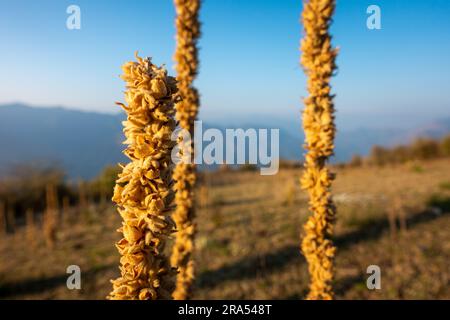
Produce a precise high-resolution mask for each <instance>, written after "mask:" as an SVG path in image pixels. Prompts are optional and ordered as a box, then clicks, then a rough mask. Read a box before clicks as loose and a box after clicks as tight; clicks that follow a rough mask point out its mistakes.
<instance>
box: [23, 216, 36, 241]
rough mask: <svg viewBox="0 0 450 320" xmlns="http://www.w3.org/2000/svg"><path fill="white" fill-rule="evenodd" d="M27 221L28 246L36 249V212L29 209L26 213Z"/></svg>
mask: <svg viewBox="0 0 450 320" xmlns="http://www.w3.org/2000/svg"><path fill="white" fill-rule="evenodd" d="M25 220H26V237H27V244H29V245H30V246H31V247H32V248H35V247H36V227H35V223H34V211H33V209H31V208H28V209H27V211H26V212H25Z"/></svg>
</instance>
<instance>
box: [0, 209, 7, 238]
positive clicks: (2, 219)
mask: <svg viewBox="0 0 450 320" xmlns="http://www.w3.org/2000/svg"><path fill="white" fill-rule="evenodd" d="M6 227H7V223H6V213H5V203H4V202H3V201H0V235H5V234H6V231H7V230H6Z"/></svg>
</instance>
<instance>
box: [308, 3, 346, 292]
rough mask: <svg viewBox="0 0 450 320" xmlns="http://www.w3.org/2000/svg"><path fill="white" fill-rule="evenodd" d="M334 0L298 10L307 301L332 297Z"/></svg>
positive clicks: (335, 53)
mask: <svg viewBox="0 0 450 320" xmlns="http://www.w3.org/2000/svg"><path fill="white" fill-rule="evenodd" d="M334 8H335V1H334V0H309V1H305V3H304V9H303V13H302V20H303V26H304V29H305V34H304V38H303V39H302V42H301V51H302V56H301V64H302V66H303V68H304V70H305V73H306V76H307V78H308V80H307V89H308V93H309V95H308V97H307V98H305V99H304V103H305V109H304V111H303V128H304V131H305V148H306V150H307V154H306V157H305V172H304V174H303V177H302V178H301V186H302V188H303V189H306V190H307V191H308V194H309V198H310V201H309V209H310V210H311V211H312V215H311V216H310V217H309V218H308V220H307V222H306V223H305V225H304V231H305V235H304V237H303V240H302V245H301V248H302V251H303V254H304V255H305V258H306V260H307V261H308V266H309V273H310V278H311V280H310V291H309V294H308V296H307V298H308V299H333V289H332V281H333V278H334V265H333V264H334V255H335V251H336V248H335V247H334V245H333V242H332V240H331V237H332V234H333V224H334V220H335V213H336V210H335V206H334V205H333V202H332V199H331V192H330V187H331V182H332V180H333V179H334V175H333V174H332V173H331V172H330V171H329V169H328V168H327V167H326V162H327V160H328V158H329V157H330V156H331V155H333V149H334V144H333V141H334V136H335V125H334V106H333V96H332V95H331V93H330V91H331V88H330V79H331V77H332V75H333V71H334V70H335V68H336V65H335V58H336V55H337V50H336V49H334V48H332V45H331V36H330V34H329V27H330V23H331V18H332V15H333V12H334Z"/></svg>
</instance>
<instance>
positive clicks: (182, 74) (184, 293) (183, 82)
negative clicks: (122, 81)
mask: <svg viewBox="0 0 450 320" xmlns="http://www.w3.org/2000/svg"><path fill="white" fill-rule="evenodd" d="M175 8H176V12H177V18H176V27H177V35H176V41H177V47H176V51H175V56H174V59H175V62H176V65H175V69H176V71H177V73H178V75H177V80H178V89H179V93H180V96H181V99H182V101H181V102H180V103H178V104H177V105H176V109H177V113H176V117H177V120H178V121H179V124H180V127H181V128H183V129H185V130H187V131H189V132H190V133H191V137H192V136H193V129H194V121H195V119H196V118H197V113H198V107H199V94H198V92H197V90H196V89H195V88H194V87H193V85H192V83H193V81H194V79H195V77H196V76H197V70H198V50H197V40H198V38H199V36H200V23H199V21H198V14H199V10H200V0H175ZM181 143H183V142H182V141H181ZM185 143H187V142H185ZM183 150H188V152H189V153H190V154H191V157H190V158H191V159H192V158H193V150H194V146H193V145H192V144H191V145H190V146H185V148H183ZM173 178H174V180H175V186H174V188H175V190H176V191H177V193H176V195H175V203H176V209H175V212H174V214H173V219H174V221H175V224H176V228H177V233H176V239H175V243H174V246H173V251H172V256H171V259H170V261H171V264H172V266H173V267H175V268H177V269H178V275H177V281H176V288H175V291H174V292H173V298H174V299H176V300H185V299H188V298H189V297H190V294H191V289H192V283H193V281H194V261H193V259H192V253H193V249H194V234H195V224H194V216H195V212H194V198H195V195H194V188H195V183H196V169H195V165H194V164H185V163H180V164H178V165H177V166H176V168H175V171H174V175H173Z"/></svg>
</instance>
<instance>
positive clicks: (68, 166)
mask: <svg viewBox="0 0 450 320" xmlns="http://www.w3.org/2000/svg"><path fill="white" fill-rule="evenodd" d="M124 117H125V116H124V114H102V113H95V112H83V111H75V110H69V109H64V108H60V107H56V108H55V107H53V108H50V107H30V106H27V105H24V104H18V103H16V104H5V105H0V150H1V153H0V173H1V172H3V173H4V172H6V171H7V170H8V168H9V167H11V166H13V165H16V164H24V163H30V162H50V163H56V164H58V165H60V166H62V167H63V168H64V169H65V170H66V172H67V174H68V176H69V177H72V178H76V177H83V178H91V177H93V176H95V175H96V174H98V172H99V171H100V170H101V169H102V168H103V167H104V166H105V165H107V164H115V163H117V162H121V161H124V160H125V158H124V156H123V155H122V150H123V149H124V146H123V145H122V143H121V142H122V141H123V134H122V124H121V121H122V120H123V119H124ZM299 119H300V118H299ZM204 127H205V128H210V127H215V128H218V129H220V130H222V131H223V130H225V128H227V127H229V128H237V127H240V128H243V129H247V128H255V129H258V128H279V129H280V156H281V157H282V158H285V159H300V158H301V156H302V154H303V151H302V148H301V146H302V143H303V135H302V132H301V130H300V128H301V127H300V124H299V123H297V121H293V120H292V119H290V120H285V119H274V118H270V117H268V118H255V119H254V120H249V119H245V120H244V119H243V120H242V121H240V120H239V119H238V118H234V123H233V124H227V123H204ZM449 132H450V117H449V118H445V119H440V120H438V121H434V122H432V123H429V124H426V125H424V126H422V127H419V128H414V129H402V128H391V129H385V128H360V129H351V130H347V131H345V130H338V134H337V138H336V155H335V157H334V159H333V161H346V160H348V159H350V157H351V156H352V155H353V154H361V155H365V154H367V153H368V152H369V151H370V148H371V147H372V146H373V145H375V144H377V145H384V146H389V145H395V144H399V143H406V142H409V141H410V140H412V139H413V138H414V137H417V136H429V137H434V138H439V137H441V136H443V135H445V134H448V133H449Z"/></svg>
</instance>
